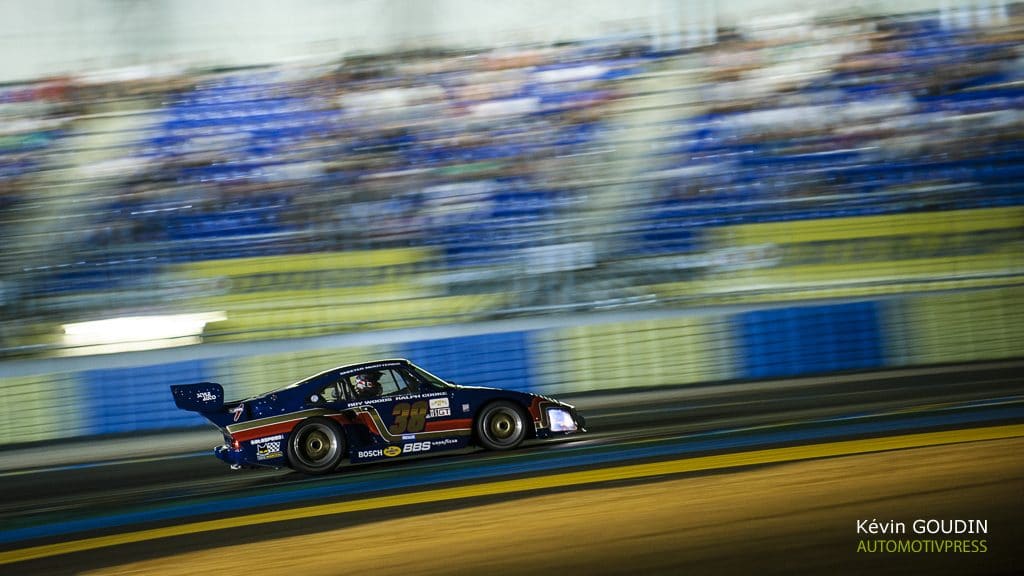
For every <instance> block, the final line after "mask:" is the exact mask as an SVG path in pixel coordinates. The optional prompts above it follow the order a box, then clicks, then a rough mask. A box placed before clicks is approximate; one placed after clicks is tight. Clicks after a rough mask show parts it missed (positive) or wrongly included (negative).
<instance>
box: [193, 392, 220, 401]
mask: <svg viewBox="0 0 1024 576" xmlns="http://www.w3.org/2000/svg"><path fill="white" fill-rule="evenodd" d="M196 399H197V400H202V401H203V402H213V401H214V400H216V399H217V395H216V394H214V393H213V392H206V391H203V392H199V393H198V394H196Z"/></svg>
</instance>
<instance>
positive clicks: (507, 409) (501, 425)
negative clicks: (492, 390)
mask: <svg viewBox="0 0 1024 576" xmlns="http://www.w3.org/2000/svg"><path fill="white" fill-rule="evenodd" d="M526 430H527V429H526V417H525V416H523V411H522V409H521V408H520V407H519V406H516V405H515V404H512V403H511V402H493V403H491V404H488V405H487V406H485V407H484V409H483V410H481V411H480V414H479V415H478V416H477V419H476V438H477V440H478V441H479V442H480V445H481V446H483V447H484V448H487V449H488V450H510V449H512V448H515V447H516V446H519V445H520V444H521V443H522V442H523V440H524V439H525V438H526Z"/></svg>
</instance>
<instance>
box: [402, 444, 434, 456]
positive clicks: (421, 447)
mask: <svg viewBox="0 0 1024 576" xmlns="http://www.w3.org/2000/svg"><path fill="white" fill-rule="evenodd" d="M429 451H430V442H411V443H409V444H406V445H405V446H402V452H403V453H404V454H410V453H413V452H429Z"/></svg>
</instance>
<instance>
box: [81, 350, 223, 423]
mask: <svg viewBox="0 0 1024 576" xmlns="http://www.w3.org/2000/svg"><path fill="white" fill-rule="evenodd" d="M211 374H213V371H212V370H211V369H210V366H209V365H208V362H206V361H202V360H198V361H187V362H175V363H172V364H158V365H155V366H139V367H136V368H108V369H99V370H87V371H85V372H83V373H82V374H80V376H79V378H80V382H81V388H82V394H83V398H81V401H82V403H83V406H84V412H85V422H84V428H85V430H87V433H88V434H92V435H98V434H116V433H119V432H134V431H138V430H159V429H164V428H185V427H196V426H202V425H204V424H205V423H206V420H204V419H203V418H202V417H201V416H199V415H198V414H195V413H193V412H185V411H184V410H178V408H177V407H176V406H175V405H174V400H173V399H172V398H171V394H170V390H169V387H170V385H171V384H189V383H193V382H202V381H206V380H209V379H210V375H211Z"/></svg>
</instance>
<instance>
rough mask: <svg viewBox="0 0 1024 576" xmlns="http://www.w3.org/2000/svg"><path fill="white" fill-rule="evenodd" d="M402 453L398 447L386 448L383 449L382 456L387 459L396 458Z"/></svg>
mask: <svg viewBox="0 0 1024 576" xmlns="http://www.w3.org/2000/svg"><path fill="white" fill-rule="evenodd" d="M401 453H402V449H401V448H399V447H398V446H388V447H387V448H385V449H384V455H385V456H387V457H389V458H390V457H392V456H398V455H399V454H401Z"/></svg>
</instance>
